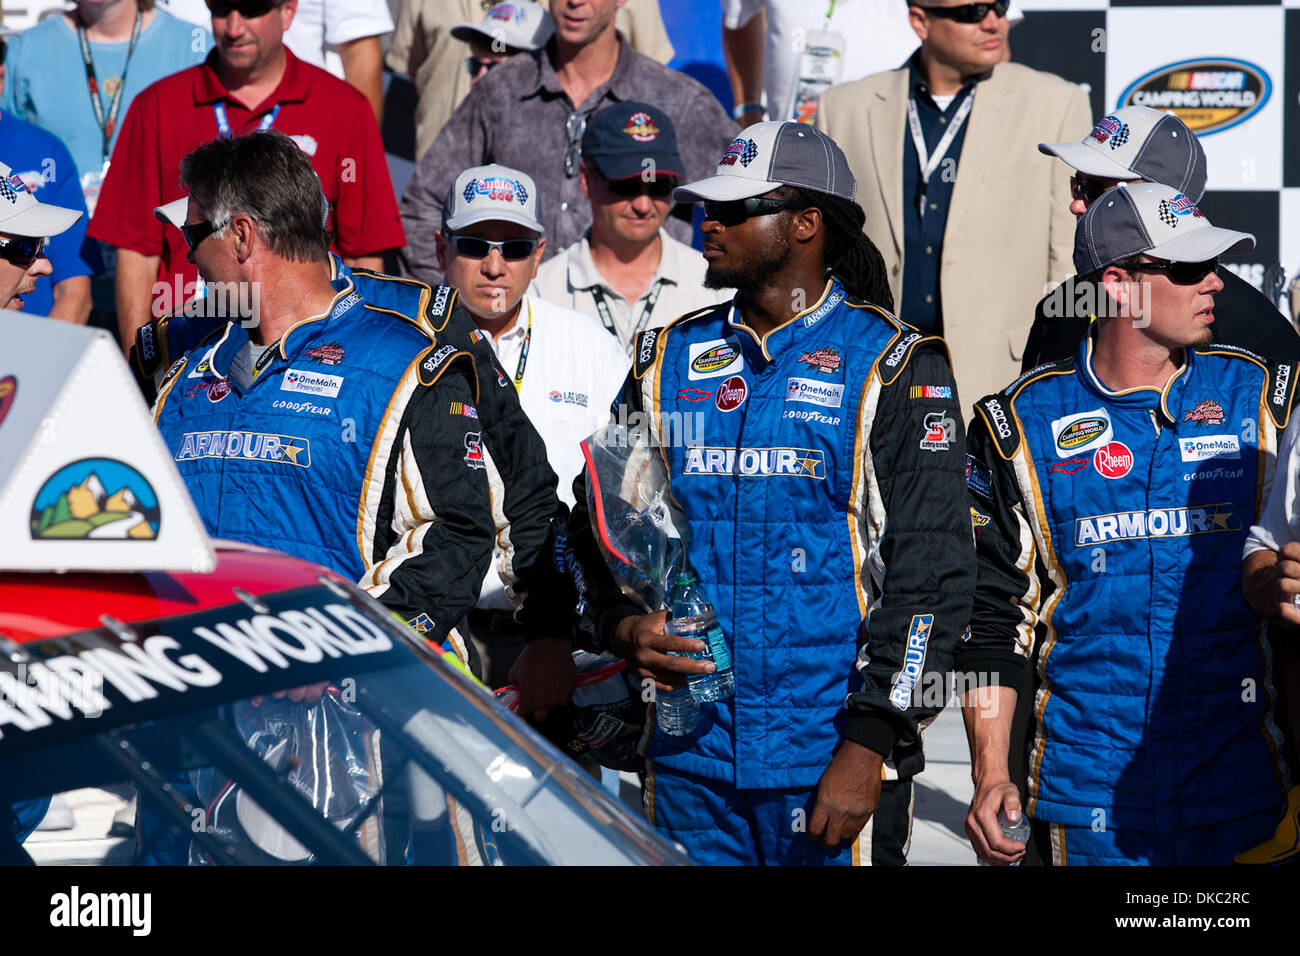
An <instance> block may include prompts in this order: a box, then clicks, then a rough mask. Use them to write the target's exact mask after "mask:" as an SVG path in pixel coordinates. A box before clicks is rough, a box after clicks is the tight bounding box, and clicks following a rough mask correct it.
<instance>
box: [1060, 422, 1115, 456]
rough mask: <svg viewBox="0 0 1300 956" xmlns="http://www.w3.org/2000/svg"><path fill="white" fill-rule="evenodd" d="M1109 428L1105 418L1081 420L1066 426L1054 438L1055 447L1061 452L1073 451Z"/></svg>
mask: <svg viewBox="0 0 1300 956" xmlns="http://www.w3.org/2000/svg"><path fill="white" fill-rule="evenodd" d="M1109 427H1110V422H1109V421H1108V420H1107V419H1105V418H1081V419H1079V420H1078V421H1077V422H1073V423H1072V424H1070V425H1068V426H1066V428H1065V429H1064V430H1063V431H1062V432H1061V434H1059V435H1057V436H1056V446H1057V447H1058V448H1060V449H1061V450H1062V451H1073V450H1074V449H1076V448H1080V447H1082V446H1083V445H1086V444H1088V442H1090V441H1092V440H1093V439H1094V438H1096V437H1097V436H1098V435H1100V434H1101V433H1102V432H1104V431H1105V430H1106V429H1107V428H1109Z"/></svg>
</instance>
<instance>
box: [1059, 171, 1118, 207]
mask: <svg viewBox="0 0 1300 956" xmlns="http://www.w3.org/2000/svg"><path fill="white" fill-rule="evenodd" d="M1121 182H1125V180H1121V179H1098V178H1097V177H1096V176H1089V175H1087V174H1086V173H1075V174H1074V175H1073V176H1071V177H1070V198H1071V199H1077V200H1079V201H1080V202H1082V203H1083V204H1084V205H1085V206H1091V205H1092V204H1093V203H1095V202H1096V201H1097V200H1098V199H1100V198H1101V197H1102V196H1103V195H1105V194H1106V193H1108V192H1110V190H1111V189H1113V188H1115V186H1116V185H1117V184H1118V183H1121Z"/></svg>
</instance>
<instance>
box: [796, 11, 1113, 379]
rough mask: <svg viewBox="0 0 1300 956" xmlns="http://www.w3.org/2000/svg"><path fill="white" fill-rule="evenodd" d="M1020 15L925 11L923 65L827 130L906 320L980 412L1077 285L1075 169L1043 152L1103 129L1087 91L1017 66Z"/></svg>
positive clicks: (872, 79) (835, 105) (835, 103)
mask: <svg viewBox="0 0 1300 956" xmlns="http://www.w3.org/2000/svg"><path fill="white" fill-rule="evenodd" d="M1006 9H1007V4H1006V2H1005V0H999V2H997V3H982V4H966V3H961V2H960V0H927V3H926V4H925V5H919V4H914V5H912V6H911V7H910V9H909V11H908V13H909V17H910V19H911V23H912V28H913V29H914V30H915V31H916V33H917V35H918V36H919V37H920V38H921V47H920V49H919V50H917V52H916V53H915V54H914V55H913V57H912V59H911V60H909V62H908V63H907V64H906V65H905V66H904V67H902V68H901V69H897V70H891V71H889V72H887V73H877V74H876V75H874V76H869V77H867V78H866V79H863V80H858V81H857V82H854V83H846V84H843V85H841V86H835V87H831V88H830V89H829V90H827V91H826V92H825V93H824V94H822V99H821V103H820V106H819V109H818V114H817V120H816V125H817V127H818V128H819V129H822V130H824V131H825V132H827V133H828V134H830V136H831V137H832V138H833V139H834V140H835V141H836V142H837V143H839V144H840V145H841V146H842V147H843V148H844V152H845V154H846V155H847V156H848V159H849V165H850V166H851V167H852V169H853V173H854V175H855V176H856V177H857V180H858V202H859V203H860V204H861V205H862V209H863V211H864V212H865V213H866V216H867V222H866V232H867V234H868V235H869V236H870V237H871V239H872V241H873V242H874V243H875V244H876V246H877V247H878V248H879V249H880V252H881V254H882V255H883V256H884V259H885V266H886V268H887V269H888V271H889V282H890V287H891V289H892V291H893V293H894V301H895V304H896V311H897V313H898V315H899V317H900V318H901V319H903V321H905V322H909V323H911V324H912V325H915V326H917V327H918V328H921V329H923V330H924V331H927V332H933V333H937V334H942V335H943V336H944V337H945V338H946V339H947V341H948V346H949V349H950V350H951V353H952V360H953V365H954V368H955V371H956V375H957V386H958V389H959V391H960V393H961V398H962V400H963V401H964V402H966V403H967V404H969V403H970V402H973V401H975V400H976V399H977V398H979V397H980V396H982V395H986V394H990V393H991V392H993V391H996V390H998V389H1000V388H1001V387H1002V386H1004V385H1005V384H1006V383H1007V382H1009V381H1011V380H1012V379H1014V378H1015V377H1016V375H1018V374H1019V371H1020V355H1021V351H1022V349H1023V347H1024V342H1025V335H1026V333H1027V332H1028V330H1029V326H1030V324H1031V323H1032V321H1033V318H1034V305H1035V303H1036V302H1037V301H1038V300H1039V299H1040V298H1041V297H1042V295H1043V294H1044V291H1045V288H1046V287H1047V286H1048V285H1049V284H1051V283H1056V282H1060V281H1061V280H1063V279H1065V278H1066V277H1067V276H1069V275H1070V274H1071V272H1072V271H1073V270H1072V265H1071V260H1070V257H1071V254H1072V250H1073V245H1074V217H1073V216H1071V215H1070V214H1069V190H1070V185H1069V176H1068V170H1064V169H1062V168H1060V166H1059V164H1058V165H1056V166H1053V164H1052V163H1051V162H1050V161H1047V157H1045V156H1042V155H1041V154H1039V152H1038V144H1039V143H1040V142H1051V141H1057V140H1064V139H1068V138H1069V137H1070V135H1071V134H1074V133H1075V131H1076V130H1078V129H1080V128H1086V127H1087V126H1088V124H1089V123H1090V122H1091V111H1090V109H1089V106H1088V97H1087V95H1086V94H1085V93H1084V92H1083V90H1082V89H1080V88H1079V87H1078V86H1076V85H1075V84H1073V83H1070V82H1068V81H1066V80H1063V79H1061V78H1060V77H1058V76H1054V75H1052V74H1050V73H1041V72H1039V71H1037V70H1031V69H1028V68H1027V67H1024V66H1021V65H1019V64H1016V63H1004V62H1002V58H1003V56H1004V54H1005V52H1006V49H1007V46H1006V40H1007V27H1008V24H1007V18H1006ZM976 16H978V17H979V19H973V18H974V17H976ZM918 141H921V142H922V143H923V147H924V154H925V155H924V156H921V155H920V154H919V152H918V150H917V148H916V144H917V142H918ZM923 167H928V169H925V168H923ZM927 172H928V176H927V175H926V174H927Z"/></svg>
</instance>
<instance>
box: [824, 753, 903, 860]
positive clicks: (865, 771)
mask: <svg viewBox="0 0 1300 956" xmlns="http://www.w3.org/2000/svg"><path fill="white" fill-rule="evenodd" d="M884 762H885V758H884V757H882V756H881V755H880V754H878V753H876V752H875V751H874V750H868V749H867V748H866V747H864V746H862V745H861V744H858V743H854V742H853V741H852V740H845V741H843V742H842V743H841V744H840V749H839V750H838V751H837V752H836V754H835V756H834V757H833V758H831V762H830V765H829V766H827V768H826V770H825V771H824V772H823V773H822V778H821V780H819V781H818V782H817V803H816V804H814V805H813V811H812V816H811V817H809V819H808V839H810V840H815V841H816V842H818V843H820V844H821V845H822V846H824V847H826V849H828V850H833V849H835V848H836V847H838V846H839V845H840V844H842V843H845V842H852V841H853V840H855V839H857V836H858V834H859V833H861V832H862V828H863V827H865V826H866V825H867V821H868V820H869V819H871V814H872V813H874V812H875V810H876V804H877V803H878V802H879V800H880V782H881V767H882V766H883V765H884Z"/></svg>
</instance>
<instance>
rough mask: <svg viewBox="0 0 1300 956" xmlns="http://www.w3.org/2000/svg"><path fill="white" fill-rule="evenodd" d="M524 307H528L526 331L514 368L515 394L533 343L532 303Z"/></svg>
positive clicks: (521, 380)
mask: <svg viewBox="0 0 1300 956" xmlns="http://www.w3.org/2000/svg"><path fill="white" fill-rule="evenodd" d="M526 305H527V306H528V330H527V331H526V332H524V344H523V345H522V346H521V347H520V349H519V364H518V365H516V366H515V391H516V392H517V391H519V388H520V386H522V385H523V384H524V368H525V366H527V365H528V346H529V345H531V344H532V341H533V306H532V303H526Z"/></svg>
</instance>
